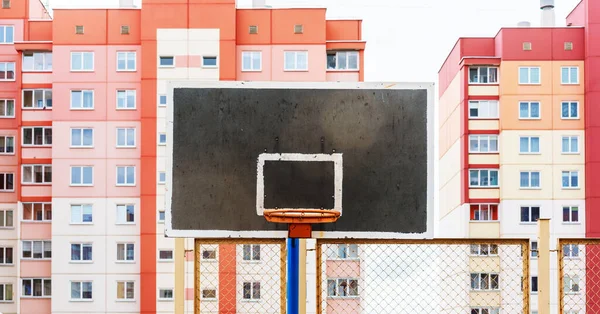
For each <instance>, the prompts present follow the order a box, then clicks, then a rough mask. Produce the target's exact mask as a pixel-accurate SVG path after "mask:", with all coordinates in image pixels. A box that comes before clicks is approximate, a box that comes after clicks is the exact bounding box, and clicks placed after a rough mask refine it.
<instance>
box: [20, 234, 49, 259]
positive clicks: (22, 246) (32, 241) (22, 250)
mask: <svg viewBox="0 0 600 314" xmlns="http://www.w3.org/2000/svg"><path fill="white" fill-rule="evenodd" d="M23 242H31V257H23V254H24V253H25V245H23ZM34 242H42V258H34V257H33V243H34ZM44 242H50V249H51V250H50V251H52V240H51V239H47V240H21V243H20V244H21V252H20V253H21V257H20V258H21V259H22V260H28V261H49V260H51V259H52V257H44V252H46V250H45V247H44ZM13 253H14V252H13Z"/></svg>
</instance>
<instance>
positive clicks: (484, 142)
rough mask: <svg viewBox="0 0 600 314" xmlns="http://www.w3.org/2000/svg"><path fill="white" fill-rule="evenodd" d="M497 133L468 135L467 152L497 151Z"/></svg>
mask: <svg viewBox="0 0 600 314" xmlns="http://www.w3.org/2000/svg"><path fill="white" fill-rule="evenodd" d="M497 152H498V135H469V153H497Z"/></svg>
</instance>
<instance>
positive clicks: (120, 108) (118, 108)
mask: <svg viewBox="0 0 600 314" xmlns="http://www.w3.org/2000/svg"><path fill="white" fill-rule="evenodd" d="M119 93H124V95H125V98H124V102H123V103H124V104H125V107H119ZM129 93H131V94H133V107H127V105H128V99H129V96H130V95H128V94H129ZM136 109H137V90H135V89H117V103H116V110H136Z"/></svg>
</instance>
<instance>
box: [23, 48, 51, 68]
mask: <svg viewBox="0 0 600 314" xmlns="http://www.w3.org/2000/svg"><path fill="white" fill-rule="evenodd" d="M32 53H33V58H34V60H35V54H42V55H43V56H44V57H43V58H44V68H46V67H47V66H48V64H47V63H46V55H48V54H52V52H51V51H33V52H32ZM24 59H25V54H23V55H22V57H21V62H22V63H21V64H25V60H24ZM53 59H54V58H53ZM52 61H53V63H54V60H52ZM34 62H35V61H34ZM33 66H34V69H31V70H28V69H25V67H23V66H22V67H21V72H25V73H31V72H33V73H48V72H50V73H51V72H52V69H50V70H36V69H35V63H34V65H33ZM53 66H54V64H53Z"/></svg>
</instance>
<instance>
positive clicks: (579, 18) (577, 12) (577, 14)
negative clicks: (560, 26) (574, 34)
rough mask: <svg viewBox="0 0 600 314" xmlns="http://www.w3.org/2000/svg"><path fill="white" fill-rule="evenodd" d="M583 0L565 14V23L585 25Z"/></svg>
mask: <svg viewBox="0 0 600 314" xmlns="http://www.w3.org/2000/svg"><path fill="white" fill-rule="evenodd" d="M585 15H586V11H585V1H581V2H580V3H579V4H578V5H577V6H576V7H575V8H574V9H573V11H571V13H569V15H568V16H567V25H569V24H571V26H583V25H585Z"/></svg>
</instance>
